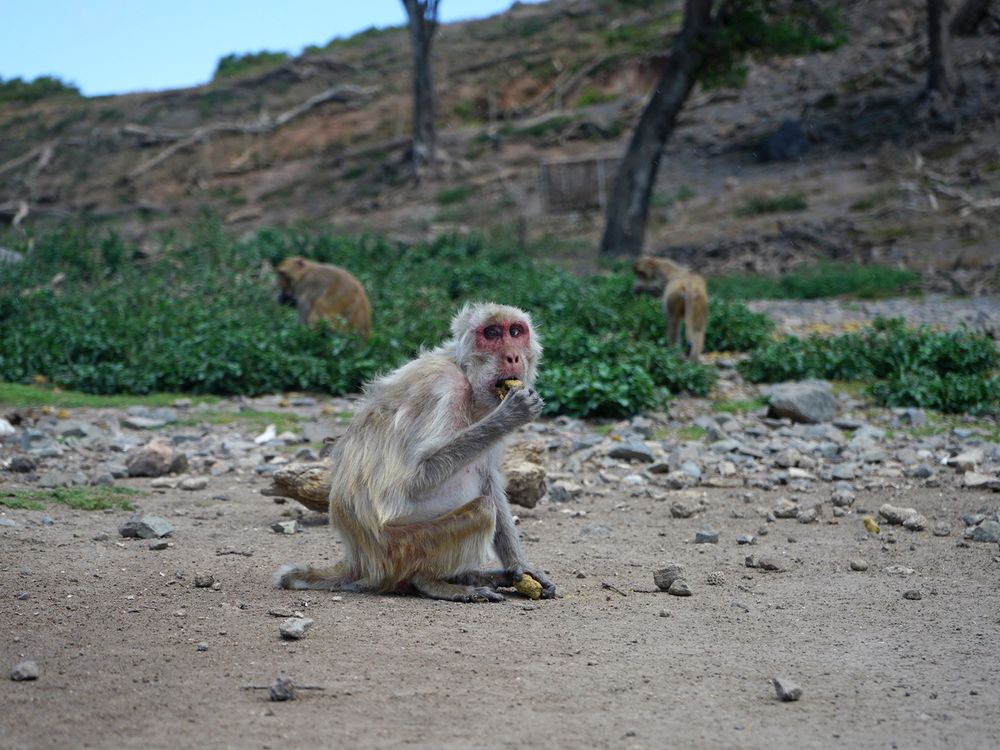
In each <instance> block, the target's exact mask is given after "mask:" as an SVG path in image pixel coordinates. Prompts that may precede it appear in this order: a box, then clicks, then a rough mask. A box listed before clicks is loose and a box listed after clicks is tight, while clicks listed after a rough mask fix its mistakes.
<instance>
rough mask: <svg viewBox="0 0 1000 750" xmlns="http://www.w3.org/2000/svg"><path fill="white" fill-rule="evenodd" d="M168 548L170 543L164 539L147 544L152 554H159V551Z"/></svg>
mask: <svg viewBox="0 0 1000 750" xmlns="http://www.w3.org/2000/svg"><path fill="white" fill-rule="evenodd" d="M169 546H170V543H169V542H167V540H166V539H160V540H159V541H157V542H150V543H149V548H150V549H151V550H153V552H159V551H161V550H165V549H166V548H167V547H169Z"/></svg>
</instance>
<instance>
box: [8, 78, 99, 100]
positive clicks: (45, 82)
mask: <svg viewBox="0 0 1000 750" xmlns="http://www.w3.org/2000/svg"><path fill="white" fill-rule="evenodd" d="M54 96H64V97H73V98H77V97H79V96H80V89H78V88H77V87H76V86H74V85H73V84H71V83H65V82H64V81H61V80H60V79H58V78H53V77H52V76H38V78H36V79H34V80H33V81H25V80H24V79H22V78H8V79H7V80H6V81H5V80H4V79H3V78H2V77H0V102H20V103H27V102H37V101H38V100H39V99H49V98H51V97H54Z"/></svg>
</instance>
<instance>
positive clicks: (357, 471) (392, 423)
mask: <svg viewBox="0 0 1000 750" xmlns="http://www.w3.org/2000/svg"><path fill="white" fill-rule="evenodd" d="M451 335H452V337H451V338H450V339H449V340H448V341H446V342H445V343H443V344H442V345H441V346H439V347H437V348H436V349H434V350H432V351H429V352H424V353H423V354H421V355H420V356H418V357H417V358H416V359H414V360H413V361H411V362H409V363H408V364H406V365H403V366H402V367H400V368H399V369H397V370H396V371H394V372H392V373H389V374H388V375H386V376H384V377H381V378H378V379H377V380H375V381H373V382H371V383H369V384H368V386H367V387H366V389H365V398H364V401H363V402H362V405H361V408H360V409H359V410H358V411H357V413H356V414H355V417H354V419H353V420H352V421H351V424H350V425H349V426H348V428H347V431H346V432H345V433H344V435H343V436H342V437H341V438H340V439H339V440H338V441H337V442H336V443H335V445H334V448H333V450H334V454H335V455H334V465H335V466H337V470H336V471H335V472H334V474H333V477H332V480H333V483H332V487H331V490H330V522H331V524H332V525H333V526H335V527H336V529H337V531H338V532H339V534H340V537H341V540H342V542H343V545H344V556H343V559H342V560H341V561H340V562H339V563H338V564H337V565H335V566H333V567H332V568H326V569H318V568H314V567H310V566H292V565H288V566H284V567H283V568H282V569H281V570H280V571H279V572H278V579H277V583H278V585H279V586H281V587H283V588H286V589H325V590H329V591H381V592H393V591H395V592H416V593H418V594H422V595H424V596H427V597H431V598H433V599H447V600H451V601H461V602H481V601H487V602H497V601H503V599H504V597H503V595H502V594H501V593H499V592H498V591H497V589H498V588H503V587H509V586H513V585H514V584H515V583H517V582H519V581H521V579H522V577H523V576H526V575H530V576H531V577H532V578H534V579H535V580H536V581H538V582H539V583H540V584H541V585H542V596H543V597H544V598H551V597H553V596H555V592H556V588H555V585H554V584H553V583H552V582H551V581H549V579H548V578H547V577H546V576H545V575H544V574H543V573H542V572H541V570H539V569H538V568H535V567H533V566H531V565H529V564H528V563H527V561H526V560H525V557H524V552H523V551H522V550H521V543H520V541H519V539H518V535H517V530H516V529H515V528H514V521H513V518H512V516H511V512H510V506H509V505H508V503H507V496H506V493H505V492H504V479H503V476H502V475H501V470H500V466H501V461H502V458H503V453H504V450H505V446H504V438H505V437H506V436H507V435H508V434H510V433H511V432H512V431H513V430H515V429H516V428H517V427H520V426H521V425H525V424H528V423H529V422H531V421H532V420H533V419H535V418H536V417H537V416H538V415H539V414H541V412H542V408H543V406H544V404H543V402H542V400H541V398H539V396H538V394H537V393H535V391H534V390H532V385H533V383H534V381H535V374H536V372H537V368H538V362H539V359H540V358H541V353H542V347H541V343H540V342H539V341H538V336H537V334H536V333H535V330H534V328H533V326H532V324H531V319H530V317H529V316H528V315H527V313H525V312H523V311H522V310H519V309H518V308H516V307H508V306H506V305H496V304H492V303H488V304H477V305H466V306H465V307H463V308H462V309H461V311H459V313H458V314H457V315H455V317H454V319H453V320H452V322H451ZM493 556H495V557H496V558H498V559H499V561H500V563H501V565H502V567H501V568H500V569H498V570H481V569H480V566H481V565H482V564H483V563H484V562H486V561H487V560H489V559H490V558H491V557H493Z"/></svg>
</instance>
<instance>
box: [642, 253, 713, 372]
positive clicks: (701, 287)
mask: <svg viewBox="0 0 1000 750" xmlns="http://www.w3.org/2000/svg"><path fill="white" fill-rule="evenodd" d="M633 269H634V270H635V275H636V276H637V277H638V281H636V284H635V286H634V287H632V291H633V292H635V293H637V294H638V293H645V294H648V293H651V292H654V293H658V292H659V290H660V289H661V288H663V284H662V282H666V288H665V289H663V314H664V316H665V317H666V319H667V342H668V343H669V344H670V346H676V345H677V342H678V339H679V338H680V328H681V321H683V322H684V335H685V336H687V340H688V345H689V347H690V348H689V353H688V358H689V359H691V360H692V361H695V362H697V361H698V358H699V357H700V356H701V352H702V350H703V349H704V348H705V329H706V328H707V327H708V291H707V290H706V289H705V279H703V278H702V277H701V276H699V275H698V274H696V273H692V272H691V271H689V270H687V269H686V268H684V267H683V266H679V265H677V264H676V263H674V262H672V261H669V260H667V259H666V258H653V257H651V256H648V255H643V256H642V257H640V258H639V259H638V260H637V261H636V262H635V266H634V267H633ZM661 280H662V281H661Z"/></svg>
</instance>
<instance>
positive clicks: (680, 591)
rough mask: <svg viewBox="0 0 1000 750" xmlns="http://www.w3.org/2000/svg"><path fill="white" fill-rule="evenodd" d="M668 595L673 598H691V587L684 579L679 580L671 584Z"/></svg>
mask: <svg viewBox="0 0 1000 750" xmlns="http://www.w3.org/2000/svg"><path fill="white" fill-rule="evenodd" d="M667 593H668V594H672V595H673V596H691V587H690V586H688V584H687V581H685V580H684V579H683V578H677V579H675V580H674V582H673V583H671V584H670V588H668V589H667Z"/></svg>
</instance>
